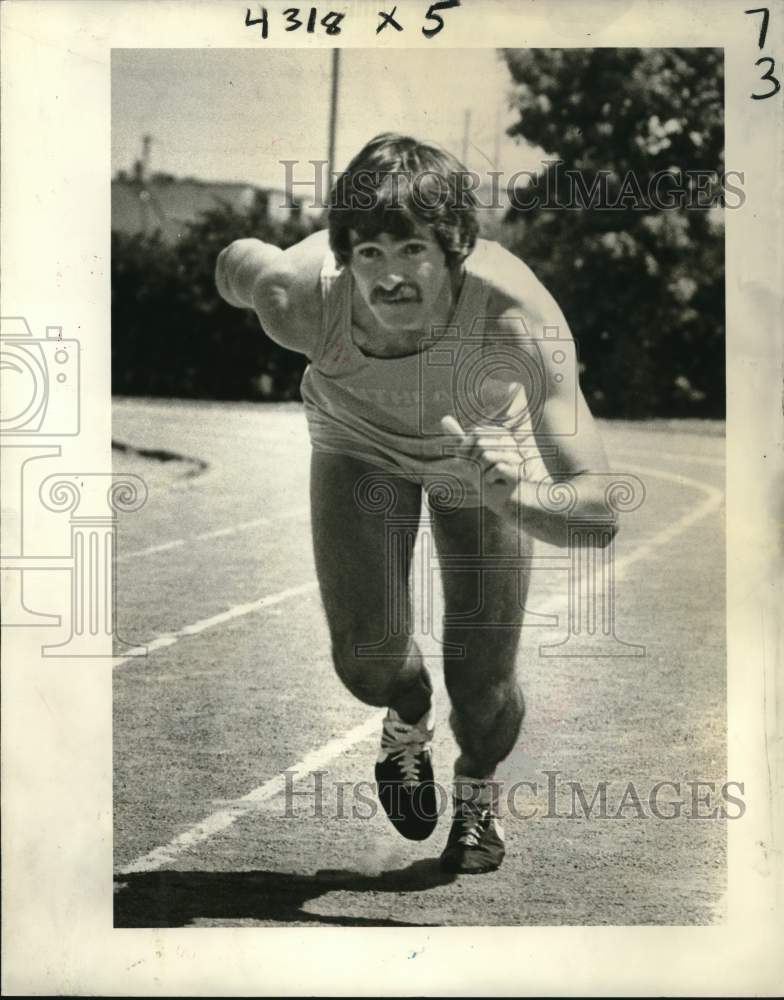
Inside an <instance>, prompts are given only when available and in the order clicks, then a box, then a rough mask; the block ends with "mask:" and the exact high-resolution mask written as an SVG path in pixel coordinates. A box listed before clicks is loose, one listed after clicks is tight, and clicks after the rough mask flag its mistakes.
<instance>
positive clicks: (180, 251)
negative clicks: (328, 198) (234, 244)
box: [112, 200, 313, 400]
mask: <svg viewBox="0 0 784 1000" xmlns="http://www.w3.org/2000/svg"><path fill="white" fill-rule="evenodd" d="M312 230H313V226H311V225H310V224H308V223H306V222H300V221H290V222H286V223H274V222H270V221H268V220H267V218H266V212H265V210H264V206H263V203H262V202H261V200H259V202H258V204H257V205H256V206H255V207H254V209H253V210H252V211H250V212H248V213H247V214H241V213H239V212H237V211H235V210H234V209H233V208H232V207H231V206H230V205H228V204H225V203H224V204H221V205H219V206H217V207H216V208H215V209H213V210H211V211H209V212H207V213H204V214H203V215H202V216H201V217H200V218H199V220H198V221H196V222H194V223H192V224H190V225H189V226H188V227H187V228H186V231H185V233H184V235H183V238H182V239H181V240H179V241H178V242H177V243H176V244H175V245H167V244H166V243H165V242H164V241H163V240H162V239H161V237H160V235H159V234H153V235H143V234H135V235H127V234H124V233H118V232H113V233H112V391H113V392H114V393H117V394H121V395H130V396H134V395H146V396H179V397H191V398H194V397H206V398H210V399H226V400H229V399H234V400H236V399H296V398H298V395H299V380H300V378H301V376H302V372H303V370H304V367H305V364H306V359H305V358H304V357H303V356H302V355H301V354H295V353H292V352H291V351H286V350H284V349H283V348H282V347H279V346H278V345H277V344H275V343H274V342H273V341H272V340H270V339H269V337H267V336H266V335H265V334H264V332H263V330H261V328H260V327H259V322H258V319H257V318H256V316H255V315H254V314H253V313H252V312H251V311H250V310H247V309H235V308H233V307H232V306H229V305H227V304H226V303H225V302H223V300H222V299H221V298H220V296H219V295H218V293H217V291H216V289H215V279H214V271H215V261H216V259H217V256H218V254H219V253H220V251H221V250H222V249H223V248H224V247H225V246H227V245H228V244H229V243H230V242H231V241H232V240H234V239H240V238H242V237H247V236H255V237H257V238H259V239H262V240H265V241H266V242H270V243H275V244H276V245H277V246H280V247H283V248H285V247H288V246H291V245H292V244H293V243H297V242H298V241H299V240H301V239H304V237H305V236H307V235H308V234H309V233H310V232H312Z"/></svg>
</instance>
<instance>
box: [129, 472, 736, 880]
mask: <svg viewBox="0 0 784 1000" xmlns="http://www.w3.org/2000/svg"><path fill="white" fill-rule="evenodd" d="M624 471H628V472H632V473H635V474H639V475H644V476H645V475H647V476H653V477H654V478H656V479H664V480H666V481H667V482H671V483H675V484H676V485H678V486H689V487H692V488H694V489H696V490H698V491H700V492H701V493H704V494H705V497H706V499H705V500H703V502H702V503H701V504H700V505H699V506H697V507H695V508H694V509H693V510H692V511H690V512H689V513H688V514H684V515H683V517H681V518H679V519H678V520H677V521H675V522H673V524H671V525H668V526H667V527H666V528H664V529H663V530H662V531H660V532H658V533H657V534H656V535H654V536H653V537H652V538H651V539H650V540H649V541H648V542H645V543H643V545H641V546H639V547H638V548H637V549H634V550H633V551H632V552H629V553H628V554H627V555H625V556H622V557H621V558H620V559H617V560H616V564H615V573H616V579H618V578H619V577H620V576H621V574H623V573H625V572H626V570H628V568H629V567H630V566H631V565H633V564H634V563H635V562H638V561H639V560H640V559H644V558H645V557H647V556H650V554H651V553H652V551H653V550H654V549H657V548H660V547H661V546H663V545H666V544H667V543H668V542H670V541H672V539H673V538H675V537H676V536H677V535H679V534H681V532H683V531H685V530H686V529H687V528H690V527H691V526H692V525H693V524H695V523H696V522H697V521H699V520H701V519H702V518H704V517H707V516H708V514H711V513H712V512H713V511H715V510H716V509H717V508H718V507H720V506H721V504H722V502H723V500H724V494H723V493H722V491H721V490H719V489H717V488H716V487H715V486H712V485H710V484H709V483H704V482H702V481H701V480H699V479H692V478H691V477H689V476H679V475H677V474H676V473H670V472H662V471H661V470H659V469H652V468H649V467H647V466H641V465H633V466H628V468H627V469H626V470H624ZM315 586H316V582H315V581H313V582H312V583H310V584H304V585H303V586H302V587H294V588H292V589H291V591H281V593H280V594H276V595H274V596H273V597H272V598H263V599H262V601H257V602H255V603H254V604H252V605H241V606H240V607H242V608H247V609H248V610H244V611H241V612H240V613H241V614H247V613H248V611H251V610H252V611H255V610H258V609H259V607H260V606H266V605H264V604H263V602H264V601H266V602H267V605H268V604H270V603H273V602H274V603H277V602H278V601H279V600H286V597H288V596H293V595H294V594H295V593H301V592H304V591H306V590H308V589H312V588H315ZM562 603H563V598H562V595H560V594H559V595H557V596H555V597H551V598H550V599H549V600H548V601H546V602H545V604H544V605H542V607H541V609H540V610H539V612H538V613H539V614H547V613H549V612H551V611H552V610H555V609H556V608H557V607H558V606H559V605H560V604H562ZM234 610H236V609H232V611H234ZM227 616H228V617H237V615H236V614H233V613H232V612H226V615H225V616H220V615H218V616H216V618H221V617H224V618H227ZM227 620H228V618H227ZM204 621H205V622H209V621H212V619H205V620H204ZM198 625H201V626H202V628H199V629H198V631H202V629H203V628H204V627H209V626H206V625H204V624H203V623H197V626H198ZM190 628H191V630H192V629H194V628H196V626H191V627H190ZM191 634H193V632H192V631H188V630H186V629H183V630H181V632H180V633H175V634H174V637H163V638H172V641H173V642H176V641H177V637H179V636H180V635H191ZM156 641H157V640H156ZM171 644H172V643H171V642H167V643H165V645H171ZM148 648H149V649H150V650H152V648H153V644H152V643H151V644H150V646H149V647H148ZM156 648H160V647H156ZM384 714H385V713H384V710H383V709H382V710H381V711H376V712H374V713H373V715H372V716H370V717H369V718H368V719H367V720H366V721H365V722H363V723H360V725H358V726H355V727H354V728H353V729H350V730H349V731H348V732H347V733H345V734H344V735H343V736H341V737H337V738H335V739H332V740H330V741H329V742H328V743H325V744H324V745H323V746H321V747H319V748H318V749H316V750H313V751H311V752H310V753H309V754H306V755H305V756H304V757H303V758H302V760H300V761H299V762H298V763H296V764H294V765H293V766H292V767H290V768H288V770H287V771H283V772H281V773H280V774H277V775H275V777H274V778H270V780H269V781H265V782H264V784H263V785H259V786H258V787H257V788H254V789H253V790H252V791H250V792H248V794H247V795H243V797H242V798H240V799H235V800H234V801H233V802H230V803H229V804H228V805H226V806H224V807H223V808H222V809H219V810H217V811H216V812H214V813H211V814H210V815H209V816H207V817H206V818H205V819H203V820H201V821H200V822H198V823H196V824H195V825H194V826H191V827H189V828H188V829H187V830H185V831H183V833H180V834H178V835H177V836H176V837H175V838H174V839H173V840H171V841H169V843H168V844H166V845H165V846H163V847H156V848H154V849H153V850H152V851H150V852H148V853H147V854H144V855H142V857H140V858H137V859H136V860H135V861H132V862H130V864H128V865H125V866H123V867H122V868H120V869H118V873H119V874H121V875H130V874H132V873H134V872H148V871H157V870H158V869H160V868H163V867H164V865H168V864H171V863H172V862H173V861H175V860H176V859H177V858H178V857H179V856H180V855H182V854H185V853H187V852H188V851H190V850H192V849H193V848H194V847H196V846H197V845H198V844H201V843H203V842H204V841H206V840H209V839H210V837H213V836H215V835H216V834H218V833H222V832H223V831H224V830H227V829H229V827H231V826H233V825H234V823H236V822H237V820H238V819H241V818H242V817H243V816H244V815H245V814H246V813H248V812H251V811H252V810H254V809H257V808H258V807H259V806H260V805H262V804H263V803H264V802H267V801H269V800H270V799H272V798H274V797H275V796H276V795H279V794H280V793H281V792H283V791H284V790H285V788H286V776H287V775H288V776H289V782H290V787H291V786H293V784H294V783H296V781H297V780H299V779H301V778H304V777H307V775H308V774H310V773H311V772H313V771H315V770H321V769H323V768H324V767H325V766H326V765H327V764H329V763H331V762H332V761H333V760H334V759H335V758H336V757H338V756H339V755H340V754H342V753H345V751H346V750H350V749H351V747H353V746H354V745H356V744H357V743H361V742H362V741H363V740H366V739H369V738H370V737H371V736H373V735H374V734H377V733H378V727H379V726H380V724H381V719H382V718H383V716H384Z"/></svg>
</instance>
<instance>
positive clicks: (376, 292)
mask: <svg viewBox="0 0 784 1000" xmlns="http://www.w3.org/2000/svg"><path fill="white" fill-rule="evenodd" d="M404 291H405V292H413V295H412V296H411V297H410V298H408V299H407V300H406V301H409V302H421V301H422V292H421V291H420V289H419V288H418V287H417V286H416V285H413V284H411V283H410V282H407V281H403V282H401V283H400V284H399V285H395V287H394V288H391V289H387V288H382V287H381V286H380V285H376V287H375V288H374V289H373V291H372V292H371V294H370V301H371V302H373V303H375V302H388V301H390V300H392V299H396V298H397V297H398V296H399V295H400V294H401V293H402V292H404Z"/></svg>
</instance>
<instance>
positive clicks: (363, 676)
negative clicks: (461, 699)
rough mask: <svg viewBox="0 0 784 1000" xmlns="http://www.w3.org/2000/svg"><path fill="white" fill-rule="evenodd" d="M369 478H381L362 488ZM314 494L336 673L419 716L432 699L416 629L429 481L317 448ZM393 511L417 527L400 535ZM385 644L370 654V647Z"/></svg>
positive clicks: (358, 690) (374, 701)
mask: <svg viewBox="0 0 784 1000" xmlns="http://www.w3.org/2000/svg"><path fill="white" fill-rule="evenodd" d="M365 476H372V477H373V479H372V483H368V486H367V489H365V490H363V489H362V480H363V477H365ZM365 482H368V481H367V480H365ZM310 493H311V522H312V527H313V551H314V555H315V560H316V573H317V575H318V581H319V587H320V589H321V599H322V602H323V604H324V610H325V611H326V615H327V624H328V625H329V632H330V637H331V641H332V658H333V661H334V664H335V669H336V671H337V674H338V676H339V677H340V679H341V680H342V681H343V683H344V684H345V685H346V687H347V688H348V689H349V691H351V693H352V694H353V695H354V696H355V697H357V698H359V699H360V701H363V702H365V703H366V704H368V705H380V706H386V707H390V708H393V709H395V710H396V711H397V712H398V713H399V715H400V716H401V718H402V719H404V720H405V721H406V722H416V720H417V719H419V718H420V717H421V716H422V714H423V713H424V712H426V711H427V710H428V708H429V707H430V691H431V686H430V680H429V677H428V675H427V672H426V670H425V668H424V665H423V663H422V657H421V655H420V653H419V649H418V647H417V645H416V643H415V642H414V641H413V639H412V638H411V636H410V635H409V632H410V628H409V624H410V620H411V613H412V611H411V596H410V592H409V574H410V567H411V553H412V550H413V547H414V542H415V540H416V534H417V526H418V522H419V514H420V507H421V489H420V487H419V486H418V485H417V484H415V483H411V482H408V481H407V480H404V479H400V478H397V477H394V476H391V475H385V474H384V472H383V470H381V469H379V468H377V467H375V466H372V465H369V464H368V463H366V462H362V461H360V460H359V459H356V458H352V457H350V456H347V455H337V454H331V453H329V452H323V451H316V450H314V451H313V455H312V460H311V479H310ZM357 493H359V494H360V496H359V497H358V496H357ZM363 494H367V495H368V500H367V502H366V501H365V500H364V499H363ZM374 497H375V498H376V500H377V501H379V502H374ZM387 500H388V502H386V501H387ZM390 515H393V516H394V517H395V518H400V519H401V520H404V521H405V522H410V527H405V526H401V527H400V528H396V529H395V532H394V535H393V533H391V532H390V530H389V516H390ZM391 560H395V566H394V567H393V565H392V563H391ZM379 643H380V644H381V645H378V646H376V648H374V649H372V650H370V649H367V648H365V650H364V653H365V655H363V649H362V647H368V646H374V645H376V644H379ZM370 653H372V654H373V655H369V654H370Z"/></svg>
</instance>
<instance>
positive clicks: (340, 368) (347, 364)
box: [301, 240, 535, 506]
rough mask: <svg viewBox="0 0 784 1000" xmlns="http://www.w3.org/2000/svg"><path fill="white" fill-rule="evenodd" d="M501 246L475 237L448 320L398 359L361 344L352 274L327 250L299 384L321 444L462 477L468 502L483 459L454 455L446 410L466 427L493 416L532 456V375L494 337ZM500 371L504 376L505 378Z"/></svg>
mask: <svg viewBox="0 0 784 1000" xmlns="http://www.w3.org/2000/svg"><path fill="white" fill-rule="evenodd" d="M499 253H500V254H503V253H505V251H503V250H501V248H500V247H499V246H498V245H497V244H495V243H491V242H489V241H486V240H478V241H477V245H476V247H475V249H474V251H473V252H472V253H471V254H470V255H469V256H468V257H467V258H466V260H465V263H464V276H463V282H462V286H461V288H460V292H459V295H458V298H457V302H456V304H455V307H454V310H453V312H452V315H451V317H450V320H449V323H448V324H446V325H444V326H440V327H434V328H433V329H432V331H431V333H432V336H431V337H430V338H428V339H426V340H424V341H422V342H421V344H420V351H419V353H416V354H413V355H407V356H405V357H399V358H377V357H370V356H368V355H366V354H364V353H363V352H362V351H361V350H360V349H359V347H358V346H357V345H356V344H355V342H354V338H353V335H352V317H351V303H352V294H353V281H352V276H351V272H350V269H349V268H347V267H345V268H338V267H337V266H336V262H335V258H334V256H333V255H332V254H331V253H328V254H327V256H326V258H325V261H324V265H323V267H322V271H321V294H322V328H321V332H320V338H319V339H318V340H317V342H316V344H315V346H314V349H313V351H312V353H311V360H310V364H309V365H308V367H307V368H306V370H305V374H304V375H303V379H302V386H301V392H302V399H303V401H304V404H305V413H306V416H307V421H308V429H309V433H310V438H311V443H312V445H313V447H314V448H315V449H317V450H321V451H329V452H339V453H342V454H347V455H352V456H354V457H356V458H359V459H362V460H363V461H365V462H369V463H371V464H373V465H376V466H379V467H381V468H383V469H385V470H388V471H391V472H394V473H396V474H399V475H402V476H403V477H404V478H410V479H412V480H414V481H416V482H419V483H420V484H421V485H423V486H424V487H425V488H426V489H434V488H437V489H438V490H441V491H443V489H444V487H445V484H447V485H449V486H450V488H451V487H454V486H455V485H456V484H455V483H454V482H453V477H454V476H457V478H458V479H459V481H460V484H461V485H460V486H459V487H457V488H458V490H459V492H460V494H461V497H462V501H461V502H462V503H463V504H464V505H474V506H475V505H477V504H478V503H479V502H480V500H479V481H478V479H479V477H478V473H479V470H478V467H475V466H473V464H472V463H469V462H466V461H464V460H458V459H455V458H454V457H452V456H453V452H454V445H455V440H454V438H452V437H451V436H449V435H445V434H444V432H443V430H442V428H441V426H440V421H441V418H442V417H445V416H448V415H451V416H454V417H456V418H457V420H458V422H459V423H460V424H461V425H462V426H463V428H464V429H466V430H467V429H468V428H470V427H471V426H474V425H476V424H480V423H483V424H488V423H490V422H493V423H494V424H496V425H497V426H500V427H504V428H506V429H508V430H510V431H514V436H515V439H516V440H517V442H518V444H520V445H521V448H520V452H519V454H520V455H521V456H522V457H524V458H526V459H530V458H531V457H532V455H533V449H534V448H535V445H534V444H533V436H532V432H531V426H530V418H529V414H528V406H527V396H526V391H525V386H524V381H525V379H524V378H521V379H516V378H514V377H513V376H514V371H512V372H511V376H512V377H510V371H509V370H510V369H514V368H516V367H519V364H516V362H515V358H514V357H513V354H514V352H512V351H510V349H509V345H508V343H506V344H505V343H504V342H502V341H498V340H496V339H495V338H494V336H493V323H492V318H491V317H489V316H488V299H489V293H490V281H489V275H490V273H492V269H493V267H494V257H495V256H496V254H499ZM495 263H496V264H497V263H498V261H496V262H495ZM518 360H519V358H518ZM502 369H506V378H501V377H498V376H499V375H500V374H501V373H502ZM526 471H528V470H527V469H526Z"/></svg>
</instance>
